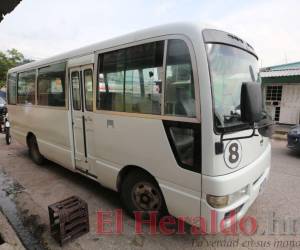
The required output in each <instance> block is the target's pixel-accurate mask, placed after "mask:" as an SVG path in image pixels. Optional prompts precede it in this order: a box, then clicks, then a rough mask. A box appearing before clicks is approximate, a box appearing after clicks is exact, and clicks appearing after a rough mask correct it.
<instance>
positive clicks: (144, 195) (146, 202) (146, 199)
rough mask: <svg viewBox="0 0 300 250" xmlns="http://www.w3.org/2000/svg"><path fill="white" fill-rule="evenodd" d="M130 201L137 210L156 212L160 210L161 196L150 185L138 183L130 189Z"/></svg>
mask: <svg viewBox="0 0 300 250" xmlns="http://www.w3.org/2000/svg"><path fill="white" fill-rule="evenodd" d="M132 200H133V202H134V205H135V206H136V207H137V208H138V210H144V211H158V210H160V208H161V203H162V199H161V195H160V193H159V191H158V189H157V188H156V187H155V186H154V185H153V184H151V183H148V182H139V183H137V184H135V185H134V187H133V189H132Z"/></svg>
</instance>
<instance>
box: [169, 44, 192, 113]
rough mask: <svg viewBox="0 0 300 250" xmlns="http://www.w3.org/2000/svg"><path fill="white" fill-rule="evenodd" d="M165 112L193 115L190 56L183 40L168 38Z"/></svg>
mask: <svg viewBox="0 0 300 250" xmlns="http://www.w3.org/2000/svg"><path fill="white" fill-rule="evenodd" d="M166 64H167V65H166V86H165V104H164V105H165V114H166V115H172V116H185V117H195V116H196V111H195V93H194V79H193V70H192V63H191V57H190V53H189V49H188V47H187V45H186V43H185V42H184V41H183V40H177V39H171V40H168V49H167V62H166Z"/></svg>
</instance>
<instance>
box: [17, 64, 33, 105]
mask: <svg viewBox="0 0 300 250" xmlns="http://www.w3.org/2000/svg"><path fill="white" fill-rule="evenodd" d="M35 73H36V72H35V70H31V71H27V72H22V73H19V75H18V103H20V104H35V75H36V74H35Z"/></svg>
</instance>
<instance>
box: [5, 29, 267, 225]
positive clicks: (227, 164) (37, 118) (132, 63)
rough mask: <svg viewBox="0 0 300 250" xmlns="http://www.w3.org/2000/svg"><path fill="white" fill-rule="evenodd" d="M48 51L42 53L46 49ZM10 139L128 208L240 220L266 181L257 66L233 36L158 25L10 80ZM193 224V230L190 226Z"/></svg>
mask: <svg viewBox="0 0 300 250" xmlns="http://www.w3.org/2000/svg"><path fill="white" fill-rule="evenodd" d="M45 49H47V48H45ZM7 89H8V103H9V105H8V110H9V120H10V122H11V133H12V138H13V139H16V140H18V141H19V142H21V143H23V144H25V145H27V146H28V148H29V153H30V156H31V158H32V159H33V161H34V162H36V163H37V164H42V163H43V161H44V159H49V160H51V161H53V162H56V163H58V164H60V165H62V166H63V167H66V168H68V169H70V170H71V171H74V172H79V173H81V174H82V175H85V176H87V177H89V178H91V179H93V180H96V181H97V182H99V183H101V184H102V185H103V186H105V187H108V188H110V189H113V190H115V191H117V192H119V193H120V197H121V199H122V202H123V204H124V208H125V209H126V210H127V211H128V213H129V214H133V211H144V212H148V211H156V212H157V213H158V215H159V216H161V215H163V214H165V213H166V212H169V213H170V214H172V215H174V216H175V217H182V216H184V217H186V218H198V217H199V216H201V217H202V218H205V219H206V220H207V225H210V224H211V222H210V221H211V214H212V212H214V213H215V214H216V220H217V221H216V224H217V225H218V230H220V227H219V225H220V224H221V222H222V221H223V222H224V223H223V224H224V225H225V226H229V224H230V221H231V217H232V215H234V216H235V217H236V219H237V220H239V219H240V218H242V217H243V216H244V215H245V213H246V212H247V210H248V208H249V207H250V206H251V204H252V203H253V202H254V200H255V198H256V197H257V196H258V194H259V191H260V189H261V186H262V185H263V183H264V182H265V180H266V179H267V177H268V175H269V171H270V154H271V146H270V140H269V137H270V130H271V126H270V123H269V122H268V116H267V114H266V113H265V112H264V110H263V105H262V93H261V85H260V82H259V79H258V57H257V55H256V53H255V51H254V50H253V48H252V47H251V45H249V44H248V43H247V42H246V41H244V40H243V39H241V38H239V37H238V36H236V35H233V34H230V33H227V32H224V31H220V30H217V29H213V28H210V27H206V26H201V25H198V24H193V23H176V24H168V25H162V26H158V27H155V28H149V29H145V30H142V31H137V32H134V33H131V34H128V35H123V36H121V37H117V38H114V39H110V40H107V41H104V42H100V43H96V44H93V45H91V46H87V47H84V48H81V49H78V50H73V51H71V52H67V53H64V54H61V55H57V56H54V57H51V58H49V59H44V60H41V61H36V62H32V63H28V64H25V65H22V66H18V67H16V68H13V69H10V70H9V72H8V81H7ZM188 222H189V223H191V224H197V223H196V222H195V221H193V220H191V219H190V220H188Z"/></svg>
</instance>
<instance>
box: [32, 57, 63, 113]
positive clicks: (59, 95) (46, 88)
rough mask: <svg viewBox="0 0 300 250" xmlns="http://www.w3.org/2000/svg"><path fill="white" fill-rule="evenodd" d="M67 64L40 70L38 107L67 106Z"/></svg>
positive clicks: (54, 65)
mask: <svg viewBox="0 0 300 250" xmlns="http://www.w3.org/2000/svg"><path fill="white" fill-rule="evenodd" d="M65 77H66V63H59V64H53V65H50V66H47V67H43V68H39V71H38V84H37V85H38V88H37V97H38V105H42V106H55V107H64V106H65V103H66V101H65Z"/></svg>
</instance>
